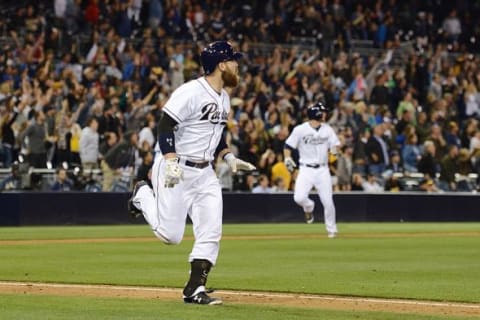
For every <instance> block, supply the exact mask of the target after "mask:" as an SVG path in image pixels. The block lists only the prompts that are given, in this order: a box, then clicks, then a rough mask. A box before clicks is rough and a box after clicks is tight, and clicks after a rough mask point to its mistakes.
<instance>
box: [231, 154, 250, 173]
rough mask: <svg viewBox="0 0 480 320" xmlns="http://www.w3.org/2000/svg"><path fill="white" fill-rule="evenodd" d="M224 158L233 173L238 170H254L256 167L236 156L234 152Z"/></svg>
mask: <svg viewBox="0 0 480 320" xmlns="http://www.w3.org/2000/svg"><path fill="white" fill-rule="evenodd" d="M224 159H225V161H227V163H228V166H229V167H230V169H231V170H232V172H233V173H236V172H237V170H245V171H252V170H255V169H256V167H255V166H254V165H253V164H251V163H249V162H246V161H243V160H240V159H238V158H236V157H235V156H234V155H233V154H232V153H227V154H226V155H225V157H224Z"/></svg>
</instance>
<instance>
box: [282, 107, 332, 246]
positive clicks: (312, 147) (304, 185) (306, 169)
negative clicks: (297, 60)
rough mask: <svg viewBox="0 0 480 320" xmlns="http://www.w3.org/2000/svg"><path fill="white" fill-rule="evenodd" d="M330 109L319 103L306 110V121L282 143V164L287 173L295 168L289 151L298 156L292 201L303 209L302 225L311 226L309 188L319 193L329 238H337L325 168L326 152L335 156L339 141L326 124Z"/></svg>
mask: <svg viewBox="0 0 480 320" xmlns="http://www.w3.org/2000/svg"><path fill="white" fill-rule="evenodd" d="M328 112H329V109H328V108H327V107H326V106H325V105H323V103H321V102H318V103H315V104H313V105H311V106H309V107H308V109H307V115H308V118H309V120H308V121H306V122H304V123H302V124H300V125H298V126H296V127H295V128H294V129H293V131H292V133H291V134H290V136H289V137H288V138H287V140H286V141H285V148H284V151H283V153H284V159H285V160H284V162H285V164H286V166H287V168H289V170H290V171H293V170H294V168H295V167H296V163H295V161H294V160H293V159H292V150H293V149H297V150H298V154H299V165H300V168H299V172H298V176H297V179H296V182H295V189H294V200H295V202H296V203H297V204H298V205H299V206H301V207H302V208H303V211H304V213H305V221H306V222H307V223H313V220H314V215H313V209H314V207H315V203H314V202H313V200H311V199H310V198H309V197H308V195H309V193H310V190H311V189H312V187H315V189H316V190H317V192H318V196H319V197H320V201H321V202H322V205H323V208H324V217H325V227H326V229H327V233H328V237H329V238H334V237H335V236H336V235H337V232H338V230H337V224H336V218H335V204H334V203H333V188H332V177H331V175H330V169H329V166H328V155H329V152H331V153H333V154H336V153H337V148H338V147H339V146H340V141H339V139H338V137H337V135H336V134H335V131H334V130H333V129H332V127H330V125H328V123H326V117H327V113H328Z"/></svg>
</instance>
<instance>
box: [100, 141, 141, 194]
mask: <svg viewBox="0 0 480 320" xmlns="http://www.w3.org/2000/svg"><path fill="white" fill-rule="evenodd" d="M137 143H138V135H137V134H136V133H135V132H127V133H125V135H124V139H123V140H122V141H121V142H120V143H118V144H117V145H115V146H114V147H113V148H111V149H110V150H109V151H108V152H107V154H106V155H105V158H104V160H102V162H101V168H102V173H103V185H102V190H103V191H110V190H111V189H112V186H113V184H114V182H115V179H117V178H119V177H120V176H121V174H122V169H126V170H132V169H133V166H134V164H135V151H136V147H137Z"/></svg>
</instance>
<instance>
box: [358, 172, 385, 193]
mask: <svg viewBox="0 0 480 320" xmlns="http://www.w3.org/2000/svg"><path fill="white" fill-rule="evenodd" d="M362 189H363V191H365V192H382V191H383V187H382V186H381V185H380V184H379V183H378V180H377V177H376V176H375V175H374V174H371V173H369V174H368V175H367V180H364V181H363V182H362Z"/></svg>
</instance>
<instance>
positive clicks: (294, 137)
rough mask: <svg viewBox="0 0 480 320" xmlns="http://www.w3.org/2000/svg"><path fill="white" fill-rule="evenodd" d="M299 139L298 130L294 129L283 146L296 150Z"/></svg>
mask: <svg viewBox="0 0 480 320" xmlns="http://www.w3.org/2000/svg"><path fill="white" fill-rule="evenodd" d="M299 139H300V135H299V133H298V129H297V128H294V129H293V131H292V133H291V134H290V136H288V138H287V140H285V144H287V145H289V146H290V147H292V148H294V149H297V148H298V142H299Z"/></svg>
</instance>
